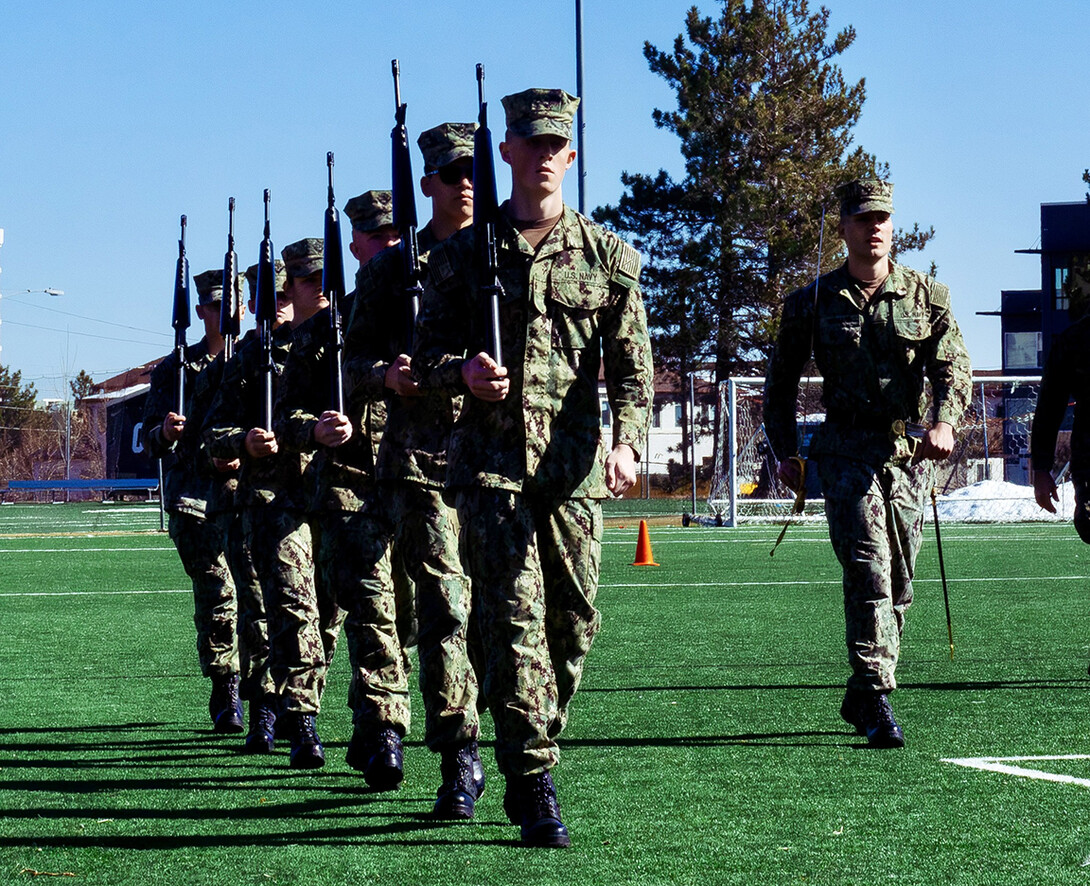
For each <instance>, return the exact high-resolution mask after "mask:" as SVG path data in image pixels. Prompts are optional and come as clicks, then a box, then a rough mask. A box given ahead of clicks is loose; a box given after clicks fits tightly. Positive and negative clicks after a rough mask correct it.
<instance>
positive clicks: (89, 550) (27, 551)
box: [0, 545, 176, 554]
mask: <svg viewBox="0 0 1090 886" xmlns="http://www.w3.org/2000/svg"><path fill="white" fill-rule="evenodd" d="M130 551H131V552H134V553H136V552H142V551H175V548H174V547H173V546H171V545H168V546H165V547H157V548H4V547H0V554H103V553H105V554H123V553H128V552H130ZM175 552H176V551H175Z"/></svg>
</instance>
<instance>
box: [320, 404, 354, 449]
mask: <svg viewBox="0 0 1090 886" xmlns="http://www.w3.org/2000/svg"><path fill="white" fill-rule="evenodd" d="M351 437H352V422H351V421H350V420H349V418H348V416H347V415H345V414H344V413H343V412H336V411H334V410H332V409H327V410H326V411H325V412H323V413H322V414H321V415H319V416H318V424H316V425H315V426H314V442H315V443H318V444H320V445H322V446H330V447H336V446H341V445H342V444H344V443H347V442H348V441H349V439H350V438H351Z"/></svg>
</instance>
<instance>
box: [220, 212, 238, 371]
mask: <svg viewBox="0 0 1090 886" xmlns="http://www.w3.org/2000/svg"><path fill="white" fill-rule="evenodd" d="M239 313H240V306H239V291H238V257H237V256H236V255H235V198H234V197H230V198H228V200H227V253H226V254H225V255H224V256H223V301H222V302H221V303H220V335H222V336H223V359H224V360H225V361H226V360H230V359H231V357H232V356H234V353H235V341H236V340H237V339H238V334H239V331H240V329H239Z"/></svg>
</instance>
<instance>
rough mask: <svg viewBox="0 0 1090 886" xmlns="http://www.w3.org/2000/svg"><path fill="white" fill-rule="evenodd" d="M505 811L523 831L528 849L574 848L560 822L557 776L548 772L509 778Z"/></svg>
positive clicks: (504, 799)
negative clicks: (535, 847)
mask: <svg viewBox="0 0 1090 886" xmlns="http://www.w3.org/2000/svg"><path fill="white" fill-rule="evenodd" d="M503 810H504V812H506V813H507V817H508V818H509V819H510V820H511V823H512V824H517V825H518V826H519V827H520V828H521V831H522V842H523V843H525V844H526V845H527V846H540V847H544V848H548V849H563V848H565V847H567V846H571V838H570V837H569V836H568V829H567V828H566V827H564V823H563V822H562V821H561V820H560V803H558V802H557V799H556V788H555V787H554V786H553V777H552V776H551V775H550V774H549V773H548V772H538V773H536V774H534V775H509V776H507V791H506V792H505V793H504V795H503Z"/></svg>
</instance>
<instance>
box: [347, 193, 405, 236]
mask: <svg viewBox="0 0 1090 886" xmlns="http://www.w3.org/2000/svg"><path fill="white" fill-rule="evenodd" d="M344 214H345V215H347V216H348V218H349V220H350V221H351V222H352V230H354V231H363V232H364V233H366V232H368V231H376V230H378V229H379V228H385V227H387V226H389V225H392V224H393V223H394V195H393V193H392V192H390V191H364V192H363V193H362V194H360V195H359V196H358V197H353V198H352V199H351V200H349V201H348V202H347V203H345V204H344Z"/></svg>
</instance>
